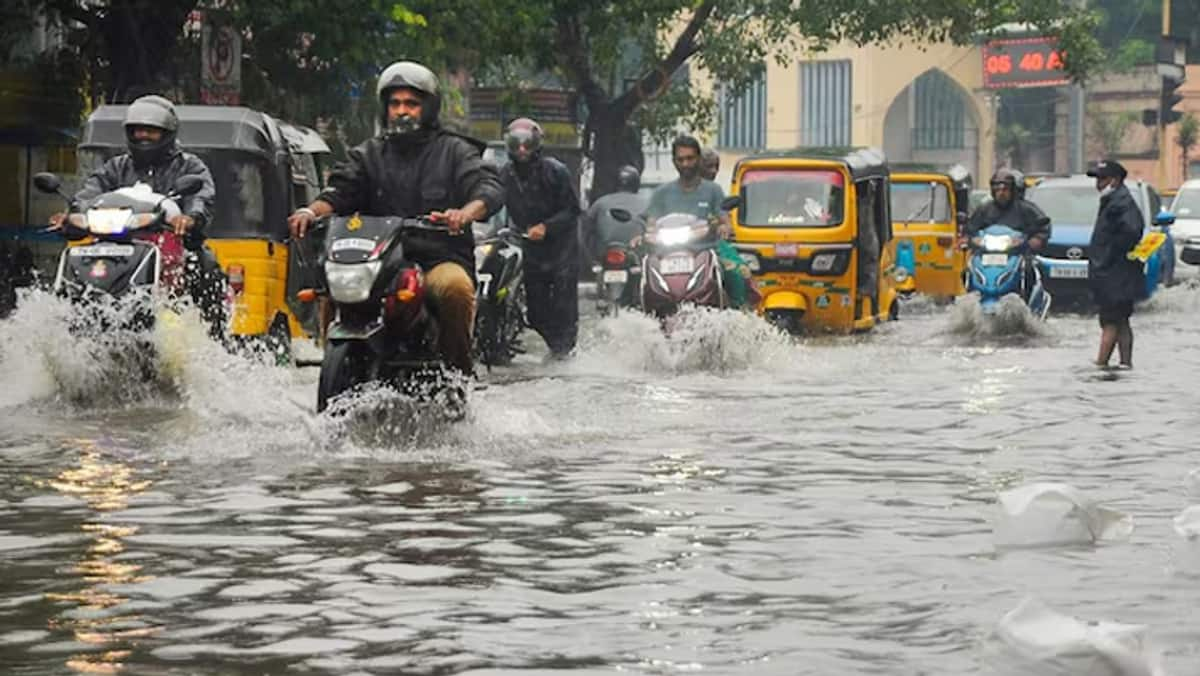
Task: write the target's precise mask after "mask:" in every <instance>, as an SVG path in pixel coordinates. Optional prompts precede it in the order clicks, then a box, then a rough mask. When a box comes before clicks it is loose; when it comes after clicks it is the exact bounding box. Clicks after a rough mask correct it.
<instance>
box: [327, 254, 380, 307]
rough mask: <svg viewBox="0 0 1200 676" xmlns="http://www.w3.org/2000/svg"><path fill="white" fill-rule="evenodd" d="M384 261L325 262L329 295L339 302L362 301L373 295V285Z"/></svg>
mask: <svg viewBox="0 0 1200 676" xmlns="http://www.w3.org/2000/svg"><path fill="white" fill-rule="evenodd" d="M382 266H383V261H371V262H369V263H334V262H333V261H327V262H326V263H325V281H327V282H328V283H329V295H330V296H332V297H333V299H334V300H335V301H337V302H339V303H361V302H363V301H365V300H367V298H369V297H370V296H371V287H372V286H374V284H375V278H376V277H377V276H379V268H380V267H382Z"/></svg>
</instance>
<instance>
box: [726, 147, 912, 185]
mask: <svg viewBox="0 0 1200 676" xmlns="http://www.w3.org/2000/svg"><path fill="white" fill-rule="evenodd" d="M756 160H822V161H826V162H828V161H833V162H839V163H841V164H843V165H845V167H846V169H848V170H849V171H850V175H851V176H852V177H853V178H855V179H860V178H874V177H878V176H887V175H888V173H889V171H888V161H887V157H886V156H884V154H883V151H882V150H880V149H878V148H851V147H821V148H792V149H790V150H768V151H764V152H760V153H757V154H754V155H750V156H748V157H744V158H742V159H741V160H738V167H740V166H741V165H742V164H743V163H746V162H754V161H756ZM738 167H734V173H735V174H736V173H737V170H738Z"/></svg>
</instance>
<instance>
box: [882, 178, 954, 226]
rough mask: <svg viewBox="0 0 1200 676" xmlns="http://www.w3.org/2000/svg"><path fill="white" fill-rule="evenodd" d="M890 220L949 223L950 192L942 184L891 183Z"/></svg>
mask: <svg viewBox="0 0 1200 676" xmlns="http://www.w3.org/2000/svg"><path fill="white" fill-rule="evenodd" d="M892 220H893V221H896V222H897V223H904V222H909V221H915V222H924V223H949V222H950V191H949V190H947V189H946V186H945V185H944V184H942V183H937V182H928V183H924V182H923V183H892Z"/></svg>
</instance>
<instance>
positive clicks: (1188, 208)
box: [1171, 188, 1200, 218]
mask: <svg viewBox="0 0 1200 676" xmlns="http://www.w3.org/2000/svg"><path fill="white" fill-rule="evenodd" d="M1171 213H1173V214H1175V216H1176V217H1178V218H1200V188H1187V189H1185V190H1180V191H1179V194H1178V195H1176V196H1175V201H1174V202H1172V203H1171Z"/></svg>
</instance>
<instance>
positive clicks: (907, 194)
mask: <svg viewBox="0 0 1200 676" xmlns="http://www.w3.org/2000/svg"><path fill="white" fill-rule="evenodd" d="M970 199H971V174H970V173H969V172H968V171H967V170H966V168H964V167H963V166H961V165H954V166H952V167H949V168H947V169H938V168H937V167H934V166H930V165H913V164H900V165H892V197H891V201H892V205H891V206H892V230H893V232H895V235H896V274H897V285H898V288H899V290H900V292H901V293H912V292H916V293H922V294H925V295H928V296H932V297H935V298H938V299H941V300H948V299H951V298H954V297H956V296H961V295H962V294H964V293H966V287H965V286H964V285H963V279H964V277H963V270H964V269H965V268H966V264H967V252H966V250H965V249H963V248H962V247H961V246H960V241H961V238H960V236H961V234H962V229H963V227H964V226H965V225H966V220H967V217H968V214H967V211H968V210H969V208H970Z"/></svg>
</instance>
